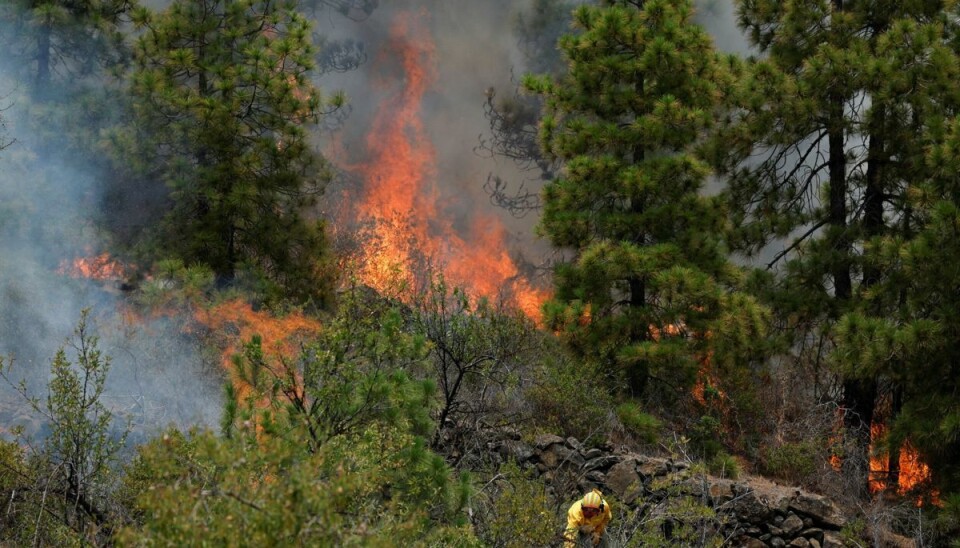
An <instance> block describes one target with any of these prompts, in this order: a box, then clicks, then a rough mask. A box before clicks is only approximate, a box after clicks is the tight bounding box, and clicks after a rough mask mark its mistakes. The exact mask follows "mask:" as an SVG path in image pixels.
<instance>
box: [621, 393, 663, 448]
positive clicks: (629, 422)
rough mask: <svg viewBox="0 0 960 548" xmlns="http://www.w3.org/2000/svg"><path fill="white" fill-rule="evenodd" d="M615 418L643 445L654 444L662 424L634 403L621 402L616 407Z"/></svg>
mask: <svg viewBox="0 0 960 548" xmlns="http://www.w3.org/2000/svg"><path fill="white" fill-rule="evenodd" d="M617 418H618V419H620V422H621V423H622V424H623V426H624V427H625V428H626V429H627V432H629V433H631V434H633V435H634V436H636V437H637V438H638V439H640V440H641V441H643V443H656V441H657V438H658V437H659V435H660V429H661V428H662V426H663V425H662V424H661V423H660V421H659V420H657V418H656V417H654V416H653V415H650V414H647V413H644V412H643V410H642V409H641V408H640V405H639V404H638V403H636V402H632V401H628V402H623V403H621V404H620V405H618V406H617Z"/></svg>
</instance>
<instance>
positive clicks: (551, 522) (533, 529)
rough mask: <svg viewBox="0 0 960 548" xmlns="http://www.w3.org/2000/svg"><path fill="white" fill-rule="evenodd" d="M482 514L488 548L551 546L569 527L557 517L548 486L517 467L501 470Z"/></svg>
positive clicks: (481, 528) (481, 526) (482, 535)
mask: <svg viewBox="0 0 960 548" xmlns="http://www.w3.org/2000/svg"><path fill="white" fill-rule="evenodd" d="M491 481H495V483H494V484H493V485H492V486H490V490H491V491H490V494H489V495H488V496H487V497H485V499H486V500H485V502H482V503H481V504H482V507H481V509H480V510H479V511H480V513H481V516H480V518H479V521H480V524H479V526H478V537H479V538H480V540H482V541H483V542H484V543H485V544H486V545H487V546H503V547H505V548H523V547H526V546H548V545H552V544H553V543H555V542H556V541H557V540H558V537H559V536H560V531H561V530H562V528H563V527H564V526H565V524H562V523H561V520H560V519H559V518H558V517H557V516H556V514H555V511H554V505H552V504H551V501H550V498H549V497H548V496H547V490H546V485H544V483H543V482H542V481H541V480H538V479H537V478H536V477H534V476H533V475H531V474H530V473H526V472H524V471H523V470H521V469H520V467H519V466H517V465H516V464H515V463H507V464H504V465H503V466H501V467H500V470H499V471H498V473H497V477H496V478H495V480H491Z"/></svg>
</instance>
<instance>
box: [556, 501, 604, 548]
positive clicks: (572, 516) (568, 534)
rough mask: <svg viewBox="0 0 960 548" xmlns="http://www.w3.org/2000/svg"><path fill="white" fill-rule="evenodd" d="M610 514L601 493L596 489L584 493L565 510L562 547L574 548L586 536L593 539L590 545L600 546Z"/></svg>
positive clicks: (581, 543) (581, 542)
mask: <svg viewBox="0 0 960 548" xmlns="http://www.w3.org/2000/svg"><path fill="white" fill-rule="evenodd" d="M610 516H611V512H610V504H608V503H607V501H605V500H603V494H602V493H600V491H599V490H598V489H594V490H593V491H590V492H589V493H587V494H586V495H584V496H583V498H582V499H580V500H578V501H576V502H574V503H573V505H571V506H570V510H568V511H567V529H566V530H565V531H564V533H563V537H564V543H563V546H564V548H574V547H575V546H577V545H578V543H580V545H581V546H582V545H584V544H585V543H584V542H583V541H586V539H588V538H589V539H590V540H591V541H593V543H592V546H601V542H603V531H604V529H605V528H606V527H607V523H609V522H610ZM603 545H604V546H605V545H606V543H605V542H604V543H603Z"/></svg>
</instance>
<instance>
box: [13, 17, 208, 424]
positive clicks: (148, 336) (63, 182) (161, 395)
mask: <svg viewBox="0 0 960 548" xmlns="http://www.w3.org/2000/svg"><path fill="white" fill-rule="evenodd" d="M0 32H3V30H2V29H0ZM3 61H4V62H3V63H2V64H0V90H3V93H4V95H5V99H4V101H5V106H6V107H7V108H6V110H4V111H3V113H2V116H3V118H4V120H5V122H6V134H5V137H6V138H8V139H10V140H13V141H14V142H12V144H10V145H9V146H8V147H6V148H5V149H4V150H2V151H0V356H3V357H4V362H5V363H6V364H7V366H8V368H9V369H8V378H9V380H10V381H11V382H12V383H14V384H17V383H19V382H21V381H22V382H23V383H24V386H25V387H26V389H27V392H28V393H29V394H30V395H32V396H34V397H37V398H39V399H40V401H41V402H42V401H43V400H44V399H45V398H46V396H47V388H46V385H47V382H48V380H49V375H50V373H49V371H50V363H51V361H52V359H53V357H54V355H55V353H56V352H57V349H58V348H60V347H65V348H66V350H67V356H68V358H69V359H71V360H74V357H75V356H74V354H73V353H72V352H71V346H70V343H71V341H74V339H73V338H72V333H73V331H74V329H75V327H76V325H77V322H78V321H79V320H80V318H81V311H83V310H85V309H89V311H90V320H89V322H88V325H89V331H90V333H92V334H94V335H95V336H97V337H98V338H99V348H100V350H101V351H102V353H103V354H104V355H106V356H110V357H111V359H112V366H111V369H110V372H109V375H108V383H107V386H106V390H105V394H104V397H103V403H105V404H106V405H107V406H108V408H110V409H111V410H112V411H113V412H114V413H115V415H116V416H117V417H118V419H119V422H120V423H123V422H126V421H128V420H129V421H131V422H132V423H133V424H134V426H135V431H134V433H135V437H136V436H139V435H141V434H142V435H147V434H149V433H150V432H155V431H156V430H158V429H160V428H163V427H165V426H167V425H168V424H175V425H177V426H179V427H186V426H188V425H191V424H205V425H214V424H216V422H217V417H218V416H219V412H220V394H221V393H222V387H221V381H220V379H219V376H218V375H217V374H216V373H215V372H213V371H211V370H210V367H209V365H206V363H207V362H205V360H204V359H202V358H201V355H200V353H199V352H198V349H197V348H196V346H195V345H196V341H194V340H193V339H191V338H190V337H187V336H185V335H183V334H182V333H180V329H179V327H180V322H179V321H178V320H177V319H175V318H169V319H162V320H143V321H138V322H131V321H128V320H126V319H125V318H126V316H125V315H124V314H122V313H121V312H122V306H123V304H124V296H123V295H122V292H121V291H120V290H119V289H118V288H117V283H118V280H109V281H103V282H99V281H93V280H87V279H77V278H73V277H71V276H70V275H69V273H70V271H71V268H72V264H71V263H72V261H73V260H74V259H75V258H78V257H87V256H91V255H93V254H96V253H100V252H101V251H104V250H105V249H107V242H106V241H105V240H104V234H103V233H102V231H101V230H100V229H99V228H98V221H97V219H98V216H99V210H100V206H101V200H102V198H103V195H102V191H103V188H104V185H103V179H102V173H101V172H100V171H99V169H98V168H97V163H96V162H94V161H92V159H91V161H85V159H84V158H82V157H79V156H78V155H76V154H71V153H69V152H67V151H65V150H63V149H62V148H58V147H51V146H50V145H49V141H48V140H47V138H48V137H49V136H50V135H65V134H67V133H70V132H72V131H74V130H76V127H72V126H71V125H70V124H69V123H66V124H62V125H61V123H60V122H59V121H58V118H57V117H56V116H53V115H51V111H52V110H53V109H56V108H60V107H57V106H53V104H54V103H56V101H58V100H59V98H57V97H50V99H49V100H50V101H52V102H53V103H44V104H40V103H35V102H33V101H32V100H31V97H30V95H29V93H27V91H26V90H27V88H28V86H27V85H26V84H25V83H24V82H22V81H20V79H19V74H20V71H18V70H16V69H17V68H19V67H12V66H10V64H11V63H10V60H9V59H7V60H3ZM42 423H43V421H42V418H41V417H39V416H37V414H36V413H33V412H31V410H30V406H29V405H28V403H27V402H26V401H25V400H24V399H23V398H22V397H21V396H20V395H19V394H17V392H16V390H14V388H13V387H12V386H10V385H9V384H8V383H5V382H0V435H4V433H6V432H9V430H10V429H11V428H13V427H14V426H17V425H24V426H25V427H26V428H27V431H28V432H32V433H37V432H42V430H43V424H42Z"/></svg>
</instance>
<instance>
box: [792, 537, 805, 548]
mask: <svg viewBox="0 0 960 548" xmlns="http://www.w3.org/2000/svg"><path fill="white" fill-rule="evenodd" d="M787 546H789V547H790V548H810V541H808V540H807V539H805V538H803V537H797V538H795V539H793V540H791V541H790V544H788V545H787Z"/></svg>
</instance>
